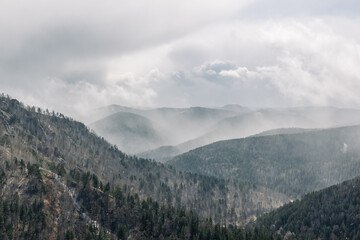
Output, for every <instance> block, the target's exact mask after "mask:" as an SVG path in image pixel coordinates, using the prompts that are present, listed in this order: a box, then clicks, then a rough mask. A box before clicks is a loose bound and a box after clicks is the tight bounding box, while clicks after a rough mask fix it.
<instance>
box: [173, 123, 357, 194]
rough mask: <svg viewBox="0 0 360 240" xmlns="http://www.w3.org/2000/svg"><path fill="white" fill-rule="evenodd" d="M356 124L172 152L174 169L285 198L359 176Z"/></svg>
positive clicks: (238, 140)
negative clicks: (254, 187) (237, 182)
mask: <svg viewBox="0 0 360 240" xmlns="http://www.w3.org/2000/svg"><path fill="white" fill-rule="evenodd" d="M359 136H360V126H352V127H343V128H335V129H328V130H319V131H314V132H306V133H299V134H284V135H274V136H259V137H249V138H244V139H234V140H228V141H221V142H216V143H213V144H210V145H207V146H204V147H201V148H198V149H195V150H192V151H190V152H187V153H185V154H182V155H179V156H177V157H175V158H174V159H173V160H171V161H170V162H169V164H171V165H172V166H174V167H175V168H176V169H179V170H182V171H190V172H193V173H198V174H206V175H210V176H216V177H219V178H223V179H237V180H242V181H249V182H251V183H255V184H260V185H264V186H266V187H268V188H270V189H273V190H276V191H279V192H282V193H285V194H287V195H288V196H291V197H299V196H301V195H303V194H305V193H308V192H312V191H314V190H319V189H322V188H325V187H328V186H331V185H334V184H337V183H340V182H342V181H344V180H347V179H350V178H353V177H356V176H358V175H360V138H359Z"/></svg>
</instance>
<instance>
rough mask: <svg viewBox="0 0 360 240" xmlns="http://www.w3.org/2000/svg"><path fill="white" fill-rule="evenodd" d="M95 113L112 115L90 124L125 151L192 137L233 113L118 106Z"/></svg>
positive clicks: (130, 151)
mask: <svg viewBox="0 0 360 240" xmlns="http://www.w3.org/2000/svg"><path fill="white" fill-rule="evenodd" d="M233 108H235V107H233ZM239 108H240V107H239ZM241 109H242V108H241ZM239 111H240V110H239ZM95 112H99V115H102V114H104V115H107V114H106V113H112V114H111V115H107V116H106V117H105V118H102V119H100V120H98V121H96V122H94V123H92V124H91V125H90V127H91V128H92V129H94V130H95V132H96V133H98V134H99V135H101V136H103V137H105V138H106V139H107V140H108V141H110V142H111V143H113V144H116V145H117V146H118V147H119V148H120V149H121V150H123V151H125V152H127V153H139V152H144V151H146V150H150V149H154V148H157V147H160V146H162V145H169V144H177V143H181V142H184V141H187V140H188V139H193V138H196V137H198V136H199V135H202V134H204V133H206V131H207V130H208V127H210V126H211V125H213V124H215V123H216V122H218V121H219V120H221V119H224V118H226V117H229V116H234V115H236V114H237V112H234V111H230V110H225V109H212V108H203V107H191V108H158V109H133V108H128V107H122V106H118V105H111V106H109V107H105V108H101V109H98V110H97V111H95ZM114 112H115V113H114Z"/></svg>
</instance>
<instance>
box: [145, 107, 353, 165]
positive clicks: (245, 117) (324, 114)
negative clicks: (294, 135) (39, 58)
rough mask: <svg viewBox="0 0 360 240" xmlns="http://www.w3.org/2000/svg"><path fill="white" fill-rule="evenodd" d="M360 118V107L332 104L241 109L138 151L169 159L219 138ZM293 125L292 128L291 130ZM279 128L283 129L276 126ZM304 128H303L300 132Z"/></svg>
mask: <svg viewBox="0 0 360 240" xmlns="http://www.w3.org/2000/svg"><path fill="white" fill-rule="evenodd" d="M359 119H360V111H359V110H355V109H338V108H333V107H303V108H288V109H262V110H255V111H247V112H242V113H239V114H238V115H236V116H231V117H227V118H224V119H222V120H220V121H219V122H217V123H215V124H214V125H212V126H211V127H209V128H208V129H207V132H206V133H205V134H203V135H201V136H199V137H197V138H195V139H191V140H188V141H186V142H183V143H181V144H178V145H173V146H166V147H160V148H157V149H152V150H149V151H145V152H143V153H139V154H138V155H139V156H142V157H147V158H154V159H157V160H159V161H162V162H166V161H167V160H169V159H170V158H171V157H174V156H176V155H178V154H181V153H185V152H187V151H189V150H191V149H195V148H198V147H201V146H204V145H207V144H210V143H213V142H216V141H220V140H227V139H234V138H243V137H248V136H252V135H256V134H260V133H262V134H265V133H264V131H269V132H267V133H266V134H267V135H272V134H278V133H277V132H272V131H271V130H273V129H280V128H289V129H288V130H282V131H287V132H291V131H295V129H298V130H299V131H300V129H299V128H305V129H310V130H311V129H313V128H326V127H332V126H338V125H340V126H341V125H348V124H350V123H353V122H356V121H357V120H359ZM290 129H293V130H290ZM277 131H280V130H277ZM302 131H305V130H301V131H300V132H302Z"/></svg>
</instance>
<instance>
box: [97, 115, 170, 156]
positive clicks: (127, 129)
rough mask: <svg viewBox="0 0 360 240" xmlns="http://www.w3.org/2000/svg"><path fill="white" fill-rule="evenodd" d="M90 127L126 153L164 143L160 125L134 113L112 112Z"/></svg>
mask: <svg viewBox="0 0 360 240" xmlns="http://www.w3.org/2000/svg"><path fill="white" fill-rule="evenodd" d="M90 127H91V128H93V129H95V130H96V132H97V133H98V134H100V135H101V136H103V137H105V138H106V139H107V140H108V141H110V142H112V143H114V144H116V145H117V146H118V147H119V148H120V149H121V150H123V151H125V152H127V153H135V152H138V151H144V150H146V149H149V148H154V147H157V146H160V145H162V144H164V137H163V136H161V134H163V132H162V131H161V130H160V127H159V126H158V125H157V124H155V123H154V122H152V121H151V120H149V119H147V118H146V117H143V116H141V115H138V114H135V113H130V112H118V113H114V114H112V115H110V116H108V117H106V118H104V119H102V120H100V121H97V122H95V123H93V124H92V125H90Z"/></svg>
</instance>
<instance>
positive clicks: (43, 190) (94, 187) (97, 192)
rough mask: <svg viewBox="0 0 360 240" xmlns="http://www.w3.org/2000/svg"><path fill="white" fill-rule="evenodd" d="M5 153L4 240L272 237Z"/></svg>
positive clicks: (0, 223)
mask: <svg viewBox="0 0 360 240" xmlns="http://www.w3.org/2000/svg"><path fill="white" fill-rule="evenodd" d="M0 157H1V160H2V161H0V190H1V198H0V239H4V240H8V239H34V240H35V239H36V240H39V239H67V240H72V239H87V240H92V239H94V240H95V239H97V240H102V239H199V240H200V239H204V240H205V239H219V240H220V239H272V238H271V235H270V234H264V233H261V232H259V231H257V230H256V231H247V232H245V231H244V230H242V229H240V228H236V227H233V226H228V227H223V226H220V225H219V224H216V225H214V224H213V223H212V221H211V220H201V219H199V218H198V217H197V216H196V214H194V213H192V212H187V211H184V210H183V209H179V208H174V207H169V206H167V205H165V204H159V203H158V202H156V201H154V200H152V199H151V198H147V199H146V200H141V199H140V198H139V196H138V195H137V194H130V193H128V194H125V193H124V191H123V190H122V189H121V188H119V187H115V188H114V187H113V186H110V185H108V184H106V185H102V184H100V183H101V182H99V180H98V177H97V176H96V175H94V174H90V173H89V172H81V171H79V170H76V169H72V170H70V171H66V170H65V169H64V168H62V167H59V166H57V167H54V168H52V170H53V172H52V171H50V170H46V169H42V168H40V167H39V164H30V163H29V162H27V163H26V162H25V161H23V160H18V159H17V158H13V159H12V160H10V159H9V158H8V156H7V153H4V152H1V154H0Z"/></svg>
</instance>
